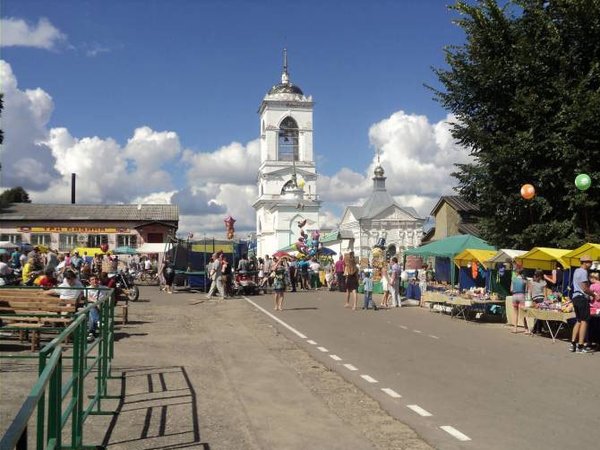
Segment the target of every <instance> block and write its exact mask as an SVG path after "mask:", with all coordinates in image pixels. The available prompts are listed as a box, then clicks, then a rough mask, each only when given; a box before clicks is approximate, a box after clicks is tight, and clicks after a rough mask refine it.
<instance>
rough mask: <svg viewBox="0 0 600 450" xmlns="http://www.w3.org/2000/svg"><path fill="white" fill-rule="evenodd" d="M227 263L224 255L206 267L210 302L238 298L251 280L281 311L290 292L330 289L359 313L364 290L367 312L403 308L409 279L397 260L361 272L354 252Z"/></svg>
mask: <svg viewBox="0 0 600 450" xmlns="http://www.w3.org/2000/svg"><path fill="white" fill-rule="evenodd" d="M232 266H233V265H232V264H231V262H230V261H229V260H228V259H227V257H226V255H225V254H224V253H223V252H216V253H214V254H213V255H212V257H211V259H210V261H209V262H208V263H207V265H206V272H207V274H208V278H209V280H210V289H209V291H208V293H207V295H206V298H207V299H209V298H211V297H213V296H214V295H218V297H220V298H221V299H225V298H228V297H233V296H235V295H236V294H237V293H238V291H237V288H238V287H239V285H238V283H237V278H238V277H239V276H246V275H247V276H249V277H250V278H252V280H253V282H255V283H256V285H257V288H258V290H259V291H263V292H265V293H266V292H269V291H272V292H273V303H274V305H273V309H274V310H276V311H281V310H282V309H283V302H284V297H285V293H286V292H298V291H299V290H302V291H310V290H318V289H328V290H331V291H340V292H343V293H345V299H346V300H345V304H344V306H345V307H346V308H352V310H357V308H358V290H359V285H361V284H362V286H363V289H364V302H363V309H365V310H367V309H371V308H372V309H374V310H378V309H381V308H385V309H387V308H392V307H396V308H399V307H401V306H402V303H401V301H400V286H401V279H402V277H403V276H405V274H404V272H403V270H402V266H401V265H400V264H399V263H398V258H397V257H395V256H394V257H392V258H390V260H389V264H386V265H385V266H384V268H383V269H378V271H375V270H374V269H368V270H362V271H361V270H360V269H359V265H358V261H357V259H356V257H355V255H354V252H348V253H346V254H345V255H340V256H339V259H338V260H337V261H335V262H334V261H333V259H332V258H331V257H327V258H317V257H316V256H315V257H311V258H304V259H298V258H296V257H295V256H289V255H284V256H281V257H279V258H278V257H277V256H273V257H270V256H269V255H265V257H264V258H262V257H259V258H255V257H251V258H248V256H247V255H246V254H244V255H242V257H241V259H240V260H239V261H238V263H237V267H232ZM375 275H377V276H378V279H379V278H380V279H381V283H382V287H383V294H384V295H383V298H382V300H381V303H380V304H379V305H377V304H376V303H375V302H374V301H373V288H374V280H373V278H375Z"/></svg>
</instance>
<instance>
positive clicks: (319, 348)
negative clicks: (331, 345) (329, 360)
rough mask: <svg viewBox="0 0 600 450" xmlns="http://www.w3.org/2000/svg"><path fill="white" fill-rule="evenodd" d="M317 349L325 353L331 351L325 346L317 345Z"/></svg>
mask: <svg viewBox="0 0 600 450" xmlns="http://www.w3.org/2000/svg"><path fill="white" fill-rule="evenodd" d="M317 350H319V351H322V352H323V353H327V352H328V351H329V350H327V349H326V348H325V347H317Z"/></svg>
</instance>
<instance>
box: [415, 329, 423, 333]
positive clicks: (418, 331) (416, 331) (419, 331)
mask: <svg viewBox="0 0 600 450" xmlns="http://www.w3.org/2000/svg"><path fill="white" fill-rule="evenodd" d="M413 331H414V332H415V333H422V331H421V330H413Z"/></svg>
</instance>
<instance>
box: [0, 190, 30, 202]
mask: <svg viewBox="0 0 600 450" xmlns="http://www.w3.org/2000/svg"><path fill="white" fill-rule="evenodd" d="M9 203H31V200H30V199H29V194H28V193H27V191H26V190H25V189H23V188H22V187H21V186H18V187H16V188H12V189H7V190H6V191H4V192H2V194H0V205H2V206H4V205H8V204H9Z"/></svg>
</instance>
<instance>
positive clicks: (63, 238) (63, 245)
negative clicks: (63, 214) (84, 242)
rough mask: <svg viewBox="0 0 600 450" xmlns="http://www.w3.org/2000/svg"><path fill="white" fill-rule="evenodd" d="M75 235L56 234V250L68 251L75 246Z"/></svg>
mask: <svg viewBox="0 0 600 450" xmlns="http://www.w3.org/2000/svg"><path fill="white" fill-rule="evenodd" d="M77 246H78V244H77V235H76V234H59V235H58V250H59V251H68V250H71V249H73V248H75V247H77Z"/></svg>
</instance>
